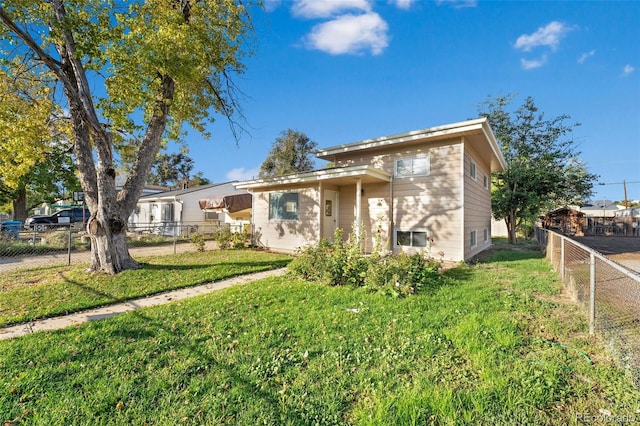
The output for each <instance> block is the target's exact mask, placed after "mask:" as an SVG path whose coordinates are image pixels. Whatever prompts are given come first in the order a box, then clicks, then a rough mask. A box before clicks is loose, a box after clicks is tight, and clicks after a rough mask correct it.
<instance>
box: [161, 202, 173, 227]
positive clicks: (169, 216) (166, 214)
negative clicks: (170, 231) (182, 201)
mask: <svg viewBox="0 0 640 426" xmlns="http://www.w3.org/2000/svg"><path fill="white" fill-rule="evenodd" d="M162 221H163V222H173V203H163V204H162Z"/></svg>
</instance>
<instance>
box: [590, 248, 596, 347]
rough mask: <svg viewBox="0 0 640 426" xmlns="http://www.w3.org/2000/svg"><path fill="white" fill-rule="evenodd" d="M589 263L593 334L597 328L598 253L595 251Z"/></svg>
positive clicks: (591, 326)
mask: <svg viewBox="0 0 640 426" xmlns="http://www.w3.org/2000/svg"><path fill="white" fill-rule="evenodd" d="M589 263H590V265H589V266H590V268H589V335H591V336H593V335H594V334H595V329H596V255H595V253H594V252H593V251H591V253H590V259H589Z"/></svg>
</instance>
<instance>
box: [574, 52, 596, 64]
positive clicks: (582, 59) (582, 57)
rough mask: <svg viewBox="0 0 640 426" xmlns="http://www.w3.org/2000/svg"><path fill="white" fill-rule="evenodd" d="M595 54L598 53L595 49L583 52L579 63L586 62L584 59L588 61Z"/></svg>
mask: <svg viewBox="0 0 640 426" xmlns="http://www.w3.org/2000/svg"><path fill="white" fill-rule="evenodd" d="M595 54H596V51H595V50H592V51H590V52H586V53H583V54H582V56H580V58H579V59H578V63H579V64H584V61H586V60H587V59H589V58H590V57H592V56H593V55H595Z"/></svg>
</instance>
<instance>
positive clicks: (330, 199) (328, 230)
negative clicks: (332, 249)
mask: <svg viewBox="0 0 640 426" xmlns="http://www.w3.org/2000/svg"><path fill="white" fill-rule="evenodd" d="M338 194H339V192H338V191H331V190H329V189H325V191H324V205H323V211H322V220H323V223H322V225H323V228H322V229H323V231H322V236H323V237H324V238H326V239H327V240H333V234H334V233H335V232H336V228H337V227H338Z"/></svg>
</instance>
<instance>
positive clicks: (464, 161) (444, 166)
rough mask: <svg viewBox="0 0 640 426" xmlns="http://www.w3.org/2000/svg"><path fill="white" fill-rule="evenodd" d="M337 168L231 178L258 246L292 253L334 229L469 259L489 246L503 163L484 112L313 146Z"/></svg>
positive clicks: (368, 242) (398, 247) (391, 246)
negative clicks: (496, 177)
mask: <svg viewBox="0 0 640 426" xmlns="http://www.w3.org/2000/svg"><path fill="white" fill-rule="evenodd" d="M316 155H317V156H318V157H319V158H321V159H324V160H327V161H330V162H332V163H333V167H331V168H327V169H322V170H315V171H311V172H306V173H298V174H293V175H286V176H279V177H275V178H269V179H257V180H251V181H246V182H240V183H238V184H236V188H239V189H246V190H248V191H249V192H251V193H252V194H253V212H252V217H253V225H254V238H255V239H256V243H258V244H261V245H263V246H266V247H268V248H271V249H274V250H283V251H293V250H295V249H297V248H300V247H303V246H305V245H306V244H310V243H315V242H317V241H319V240H320V239H321V238H329V239H330V238H332V236H333V235H334V231H335V229H336V228H337V227H340V228H342V229H343V230H344V238H347V237H348V235H349V234H351V233H352V232H353V231H354V230H355V231H356V232H355V233H354V235H362V236H363V237H362V244H363V247H364V249H365V250H366V251H371V250H372V249H373V247H374V244H375V241H376V240H379V241H382V242H383V244H384V248H385V249H387V250H391V251H393V252H399V251H406V252H416V251H424V252H427V253H430V254H431V255H432V256H434V257H442V258H443V259H444V260H450V261H460V260H468V259H470V258H471V257H473V256H475V255H476V254H478V253H480V252H481V251H482V250H484V249H486V248H488V247H489V246H490V245H491V173H493V172H498V171H502V170H504V169H505V168H506V164H505V160H504V158H503V156H502V153H501V152H500V148H499V146H498V144H497V142H496V139H495V136H494V134H493V132H492V130H491V127H490V126H489V123H488V121H487V119H485V118H481V119H476V120H469V121H464V122H460V123H454V124H448V125H444V126H438V127H432V128H428V129H423V130H416V131H412V132H408V133H403V134H398V135H392V136H385V137H381V138H376V139H367V140H363V141H360V142H355V143H349V144H344V145H338V146H333V147H329V148H325V149H321V150H319V151H318V152H317V153H316Z"/></svg>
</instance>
